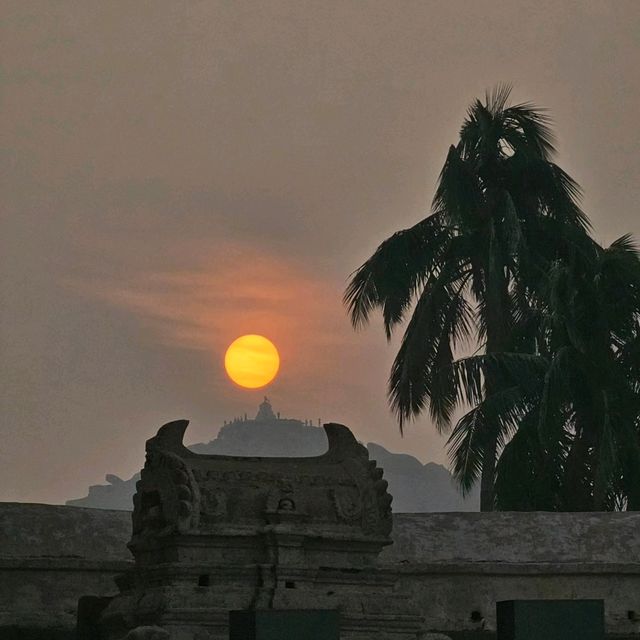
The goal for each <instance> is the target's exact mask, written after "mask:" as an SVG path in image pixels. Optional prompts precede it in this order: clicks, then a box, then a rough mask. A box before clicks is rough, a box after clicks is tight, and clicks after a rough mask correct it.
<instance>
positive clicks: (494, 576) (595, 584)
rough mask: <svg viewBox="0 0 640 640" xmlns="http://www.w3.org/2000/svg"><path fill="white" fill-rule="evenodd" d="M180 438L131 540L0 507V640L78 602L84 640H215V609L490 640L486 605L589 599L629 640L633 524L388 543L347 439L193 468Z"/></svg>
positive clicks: (147, 493) (221, 622)
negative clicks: (316, 450) (138, 637)
mask: <svg viewBox="0 0 640 640" xmlns="http://www.w3.org/2000/svg"><path fill="white" fill-rule="evenodd" d="M185 427H186V421H178V422H177V423H170V424H169V425H166V426H165V427H163V428H162V429H161V430H160V431H159V432H158V435H157V436H156V437H155V438H152V439H151V440H149V441H148V442H147V463H146V465H145V469H144V470H143V473H142V480H141V482H140V484H139V486H138V493H137V496H136V510H135V511H134V514H133V536H131V533H132V528H131V520H130V519H131V514H129V513H127V512H118V511H107V510H93V509H82V508H74V507H55V506H47V505H32V504H29V505H25V504H15V503H5V504H2V505H0V549H1V550H2V551H1V554H2V555H1V557H0V590H1V591H0V601H1V602H2V603H3V605H2V609H0V637H2V638H3V639H4V638H30V639H36V638H38V639H43V638H47V639H52V638H60V639H63V638H64V639H65V640H66V639H71V638H73V637H75V632H74V627H75V621H76V607H77V602H78V599H79V598H80V597H81V596H86V595H91V596H95V597H97V598H94V599H93V600H90V601H87V600H86V599H85V600H84V601H83V602H84V606H85V609H84V611H85V613H84V617H85V620H84V621H85V622H87V623H88V624H89V633H91V634H93V635H88V636H87V637H91V638H98V637H99V633H98V632H97V631H95V633H94V632H93V631H91V624H93V623H98V621H100V622H99V623H98V624H97V626H98V627H100V626H101V627H102V628H103V630H104V635H103V637H105V638H108V640H112V639H113V640H115V639H116V638H117V639H119V638H122V637H124V635H126V633H127V631H128V630H129V629H132V628H134V627H136V626H139V625H150V624H157V623H159V624H160V626H162V627H164V628H166V629H169V630H170V631H171V634H172V635H171V638H176V639H178V640H182V639H183V638H189V639H193V638H198V640H200V638H203V639H204V638H215V639H216V640H217V639H218V638H226V633H227V630H226V612H227V611H228V610H230V609H238V608H258V609H264V608H266V609H269V608H274V609H287V608H301V607H302V608H305V607H309V606H312V607H315V608H323V609H332V608H337V609H338V610H339V611H340V613H341V619H342V636H341V637H342V638H345V639H346V640H349V639H351V638H358V639H360V638H365V637H366V638H379V639H380V640H387V639H388V638H393V639H394V640H395V639H401V638H416V637H418V638H420V637H424V638H428V637H429V635H428V634H429V633H431V632H441V633H445V634H447V635H448V636H449V637H451V638H453V639H454V640H461V639H463V638H464V639H466V638H478V639H480V638H485V637H486V638H492V637H495V603H496V602H497V601H501V600H511V599H541V598H542V599H567V598H568V599H602V600H604V603H605V611H606V629H607V634H608V637H609V638H625V639H627V638H629V639H630V638H634V637H638V633H639V631H640V622H639V621H638V614H639V613H640V612H639V611H638V608H639V606H638V603H639V602H640V536H639V535H638V531H640V514H638V513H633V512H626V513H588V514H581V513H536V512H534V513H505V512H503V513H491V514H487V513H484V514H482V513H448V514H435V513H434V514H401V515H396V516H395V517H394V523H393V524H394V527H393V531H392V529H391V524H392V522H391V518H390V513H389V509H388V506H389V501H390V496H389V495H388V494H387V492H386V482H385V481H384V480H383V479H382V470H381V469H380V468H379V467H377V465H376V462H375V461H371V460H369V458H368V454H367V451H366V449H365V448H364V447H362V445H359V444H358V443H357V442H356V441H355V439H354V438H353V436H352V434H351V433H350V431H349V430H348V429H346V428H345V427H342V426H340V425H328V426H327V435H328V438H329V443H330V446H329V451H328V452H327V453H326V454H323V455H322V456H318V457H315V458H298V459H295V458H280V459H268V458H266V459H265V458H263V459H260V458H234V457H232V456H202V455H198V454H195V453H193V452H191V451H188V450H187V449H186V448H184V447H183V446H182V444H181V441H182V433H183V432H184V428H185ZM129 540H130V542H129V547H130V548H131V549H132V550H133V552H134V556H135V558H136V563H135V564H133V563H132V562H131V560H130V555H129V553H128V551H127V550H126V544H127V541H129ZM391 541H393V544H391V545H390V546H386V545H388V544H389V543H390V542H391ZM383 547H385V548H384V549H383ZM116 576H117V582H118V587H119V590H120V592H121V595H120V596H117V597H115V598H114V597H113V596H116V594H117V592H118V588H116V582H115V581H114V578H116ZM87 603H88V604H89V605H90V606H89V608H93V612H89V615H88V616H87V615H86V612H87V608H86V605H87ZM87 617H88V618H90V619H89V620H87V619H86V618H87Z"/></svg>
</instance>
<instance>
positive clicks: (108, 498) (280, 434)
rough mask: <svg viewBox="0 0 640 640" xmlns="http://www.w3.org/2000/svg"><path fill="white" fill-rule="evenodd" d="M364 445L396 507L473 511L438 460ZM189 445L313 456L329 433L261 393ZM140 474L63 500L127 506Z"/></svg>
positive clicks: (471, 500) (206, 450)
mask: <svg viewBox="0 0 640 640" xmlns="http://www.w3.org/2000/svg"><path fill="white" fill-rule="evenodd" d="M366 446H367V449H368V451H369V456H370V457H371V458H372V459H373V460H377V461H378V464H379V466H381V467H382V468H383V469H384V477H385V478H386V480H387V481H388V482H389V492H390V493H391V494H392V495H393V510H394V511H395V512H397V513H420V512H427V511H477V509H478V495H477V493H475V492H474V493H472V494H471V495H470V496H468V497H467V498H463V497H462V495H461V494H460V493H459V492H458V490H457V489H456V487H455V485H454V483H453V480H452V478H451V474H450V473H449V471H447V469H446V468H445V467H443V466H442V465H439V464H435V463H433V462H429V463H427V464H422V463H421V462H420V461H419V460H418V459H417V458H414V457H413V456H411V455H408V454H406V453H392V452H390V451H388V450H387V449H385V448H384V447H382V446H381V445H379V444H376V443H374V442H370V443H368V444H367V445H366ZM189 449H191V451H193V452H194V453H200V454H219V455H235V456H286V457H300V456H317V455H321V454H322V453H324V452H325V451H326V450H327V439H326V436H325V433H324V429H322V428H321V427H316V426H313V425H312V423H311V421H310V420H295V419H290V418H280V415H279V414H277V415H276V414H274V412H273V409H272V408H271V404H270V403H269V401H268V400H267V399H266V398H265V400H264V402H263V403H262V404H261V405H260V408H259V410H258V413H257V415H256V417H255V419H253V420H251V419H248V418H247V417H246V415H245V417H244V418H236V419H234V420H232V421H230V422H226V423H225V424H224V426H223V427H222V428H221V429H220V431H219V433H218V435H217V437H216V438H214V439H213V440H211V441H209V442H206V443H204V442H200V443H196V444H192V445H189ZM139 478H140V474H135V475H134V476H133V477H131V478H129V479H128V480H122V479H121V478H119V477H118V476H116V475H113V474H107V476H106V481H107V483H108V484H105V485H94V486H91V487H89V493H88V495H87V496H85V497H84V498H79V499H76V500H67V502H66V504H67V505H72V506H78V507H93V508H96V509H121V510H130V509H131V508H132V496H133V494H134V493H135V488H136V482H137V481H138V479H139Z"/></svg>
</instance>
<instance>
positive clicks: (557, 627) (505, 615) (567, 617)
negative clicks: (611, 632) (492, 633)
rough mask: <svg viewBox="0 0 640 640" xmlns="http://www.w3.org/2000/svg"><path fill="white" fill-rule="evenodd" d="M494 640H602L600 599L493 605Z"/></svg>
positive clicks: (602, 618)
mask: <svg viewBox="0 0 640 640" xmlns="http://www.w3.org/2000/svg"><path fill="white" fill-rule="evenodd" d="M496 614H497V615H496V617H497V622H498V640H578V639H579V640H603V639H604V601H603V600H505V601H503V602H498V603H496Z"/></svg>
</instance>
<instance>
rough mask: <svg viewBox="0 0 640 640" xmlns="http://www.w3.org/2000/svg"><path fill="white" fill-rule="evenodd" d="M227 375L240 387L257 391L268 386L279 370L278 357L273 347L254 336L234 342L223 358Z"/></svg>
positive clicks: (268, 341)
mask: <svg viewBox="0 0 640 640" xmlns="http://www.w3.org/2000/svg"><path fill="white" fill-rule="evenodd" d="M224 368H225V370H226V371H227V375H228V376H229V377H230V378H231V380H233V382H235V383H236V384H238V385H240V386H241V387H245V388H247V389H258V388H260V387H264V386H265V385H267V384H269V383H270V382H271V381H272V380H273V379H274V378H275V377H276V374H277V373H278V369H279V368H280V356H279V355H278V350H277V349H276V347H275V345H274V344H273V343H272V342H271V341H270V340H267V338H265V337H263V336H259V335H255V334H250V335H246V336H241V337H240V338H237V339H236V340H234V341H233V342H232V343H231V344H230V345H229V348H228V349H227V352H226V353H225V356H224Z"/></svg>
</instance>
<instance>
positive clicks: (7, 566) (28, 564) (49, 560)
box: [0, 556, 133, 573]
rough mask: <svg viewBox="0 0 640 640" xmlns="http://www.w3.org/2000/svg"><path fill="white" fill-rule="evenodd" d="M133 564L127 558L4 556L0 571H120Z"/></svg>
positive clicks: (0, 561)
mask: <svg viewBox="0 0 640 640" xmlns="http://www.w3.org/2000/svg"><path fill="white" fill-rule="evenodd" d="M132 566H133V562H132V561H127V560H87V559H86V558H73V557H48V556H43V557H32V558H24V557H22V558H2V557H0V571H99V572H103V573H106V572H110V571H113V572H114V573H118V572H120V571H126V570H127V569H129V568H131V567H132Z"/></svg>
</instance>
